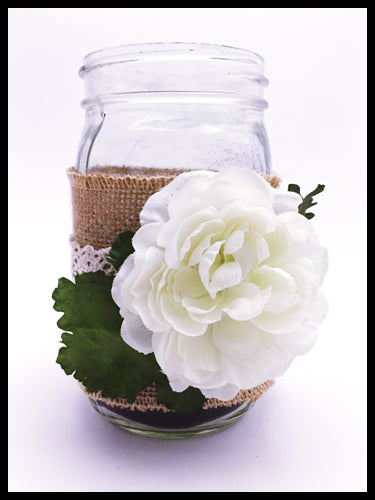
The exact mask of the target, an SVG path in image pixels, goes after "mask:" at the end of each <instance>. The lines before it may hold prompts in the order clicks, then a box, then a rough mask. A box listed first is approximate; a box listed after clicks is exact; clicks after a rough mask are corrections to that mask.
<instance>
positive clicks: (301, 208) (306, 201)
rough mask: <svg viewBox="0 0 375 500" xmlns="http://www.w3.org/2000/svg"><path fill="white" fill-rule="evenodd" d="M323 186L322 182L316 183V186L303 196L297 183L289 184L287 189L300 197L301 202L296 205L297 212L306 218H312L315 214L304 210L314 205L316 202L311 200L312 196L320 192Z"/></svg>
mask: <svg viewBox="0 0 375 500" xmlns="http://www.w3.org/2000/svg"><path fill="white" fill-rule="evenodd" d="M324 188H325V186H324V184H318V186H317V187H316V188H315V189H314V190H313V191H311V193H309V194H307V195H306V196H305V197H303V196H302V195H301V189H300V187H299V186H298V184H289V186H288V191H291V192H293V193H297V194H299V195H300V197H301V199H302V203H300V204H299V205H298V213H300V214H301V215H303V216H304V217H306V219H312V218H313V217H314V216H315V214H314V213H312V212H306V210H307V209H309V208H311V207H313V206H314V205H317V202H314V201H313V197H314V196H316V195H317V194H319V193H321V192H322V191H323V190H324Z"/></svg>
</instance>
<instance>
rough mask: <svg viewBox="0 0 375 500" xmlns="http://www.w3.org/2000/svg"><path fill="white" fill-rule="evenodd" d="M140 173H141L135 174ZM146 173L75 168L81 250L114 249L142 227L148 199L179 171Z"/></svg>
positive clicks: (274, 179)
mask: <svg viewBox="0 0 375 500" xmlns="http://www.w3.org/2000/svg"><path fill="white" fill-rule="evenodd" d="M134 171H135V172H137V173H134ZM144 172H145V170H144V169H137V170H134V169H128V168H126V167H103V168H101V169H100V170H99V169H98V170H94V169H92V170H91V171H90V173H88V174H81V173H79V172H77V171H76V170H75V169H74V168H73V167H72V168H70V169H68V171H67V174H68V178H69V181H70V185H71V194H72V208H73V239H74V240H75V241H76V242H77V243H78V244H79V245H80V246H81V247H83V246H85V245H91V246H92V247H94V248H95V249H100V248H106V247H109V246H111V245H112V243H113V240H114V239H115V237H116V235H117V234H119V233H121V232H123V231H125V230H126V229H130V230H132V231H134V232H135V231H137V229H139V227H140V222H139V213H140V211H141V209H142V208H143V206H144V204H145V203H146V201H147V199H148V198H149V197H150V196H151V195H152V194H154V193H155V192H156V191H159V190H160V189H161V188H163V187H164V186H166V185H167V184H168V183H169V182H171V181H172V180H173V179H174V178H175V177H176V175H177V174H178V173H180V172H179V171H176V170H170V171H168V170H165V169H164V170H160V171H159V172H160V173H159V174H158V173H157V170H155V169H153V170H152V171H151V172H153V175H147V176H146V175H144ZM264 177H265V179H266V180H267V181H268V182H269V183H270V184H271V185H272V186H273V187H277V186H278V185H279V183H280V179H279V177H278V176H277V175H275V174H270V175H266V176H264Z"/></svg>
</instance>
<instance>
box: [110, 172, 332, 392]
mask: <svg viewBox="0 0 375 500" xmlns="http://www.w3.org/2000/svg"><path fill="white" fill-rule="evenodd" d="M299 203H300V198H299V196H298V195H297V194H295V193H289V192H288V193H281V192H279V190H277V189H274V188H272V187H271V186H270V185H269V184H268V183H267V182H266V181H265V180H264V179H263V178H262V177H261V176H260V175H259V174H256V173H254V172H252V171H249V170H242V169H233V170H228V171H226V172H218V173H216V172H209V171H196V172H188V173H183V174H181V175H179V176H177V177H176V178H175V179H174V180H173V181H172V182H171V183H170V184H168V185H167V186H166V187H165V188H163V189H162V190H161V191H159V192H157V193H156V194H154V195H153V196H151V197H150V198H149V199H148V201H147V202H146V204H145V206H144V208H143V210H142V212H141V214H140V220H141V228H140V229H139V230H138V231H137V232H136V234H135V235H134V238H133V246H134V249H135V251H134V253H133V254H132V255H130V256H129V257H128V258H127V259H126V260H125V262H124V264H123V265H122V266H121V268H120V269H119V271H118V274H117V275H116V276H115V278H114V282H113V288H112V295H113V299H114V300H115V302H116V303H117V305H118V306H119V307H120V314H121V315H122V317H123V318H124V320H123V323H122V328H121V335H122V337H123V339H124V340H125V342H127V343H128V344H129V345H130V346H131V347H133V348H134V349H136V350H137V351H140V352H143V353H145V354H147V353H150V352H154V354H155V357H156V360H157V362H158V363H159V365H160V367H161V369H162V371H163V372H164V373H165V374H166V376H167V377H168V379H169V382H170V385H171V387H172V389H173V390H175V391H183V390H185V389H186V388H187V387H188V386H193V387H197V388H199V389H200V390H201V392H202V393H203V394H204V395H205V396H206V397H207V398H210V397H216V398H218V399H222V400H229V399H231V398H232V397H234V396H235V394H236V393H237V392H238V391H239V389H249V388H252V387H254V386H256V385H258V384H260V383H262V382H264V381H265V380H267V379H272V378H275V377H278V376H280V375H282V374H283V373H284V372H285V370H286V369H287V368H288V367H289V365H290V363H291V362H292V360H293V359H294V358H295V356H297V355H300V354H303V353H305V352H307V351H308V350H309V349H310V348H311V346H312V345H313V343H314V342H315V339H316V326H317V325H318V324H319V323H320V322H321V320H322V319H323V317H324V315H325V312H326V302H325V300H324V298H323V296H322V294H321V292H320V291H319V287H320V285H321V284H322V281H323V277H324V274H325V272H326V268H327V252H326V250H325V249H324V248H322V247H321V246H319V243H318V237H317V235H316V232H315V230H314V227H313V224H312V223H311V222H310V221H309V220H307V219H306V218H305V217H304V216H303V215H300V214H298V212H297V206H298V204H299Z"/></svg>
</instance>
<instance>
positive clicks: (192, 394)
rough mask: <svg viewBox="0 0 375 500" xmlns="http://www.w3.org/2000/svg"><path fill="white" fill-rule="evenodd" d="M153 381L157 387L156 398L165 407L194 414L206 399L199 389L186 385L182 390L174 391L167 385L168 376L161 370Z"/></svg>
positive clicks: (199, 409) (200, 408)
mask: <svg viewBox="0 0 375 500" xmlns="http://www.w3.org/2000/svg"><path fill="white" fill-rule="evenodd" d="M155 382H156V386H157V388H158V392H157V400H158V402H159V403H162V404H164V405H165V406H166V407H167V408H173V409H174V410H175V411H178V412H179V413H186V414H189V413H190V414H196V413H199V412H200V411H201V410H202V406H203V404H204V402H205V401H206V399H205V397H204V396H203V394H202V393H201V391H200V390H199V389H196V388H195V387H188V388H187V389H185V390H184V391H183V392H174V391H172V389H171V387H170V385H169V382H168V378H167V377H166V376H165V375H164V374H163V373H161V372H159V374H158V376H157V378H156V379H155Z"/></svg>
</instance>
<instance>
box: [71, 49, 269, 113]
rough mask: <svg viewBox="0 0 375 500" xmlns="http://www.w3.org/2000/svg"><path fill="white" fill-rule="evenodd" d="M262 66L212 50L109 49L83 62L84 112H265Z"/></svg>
mask: <svg viewBox="0 0 375 500" xmlns="http://www.w3.org/2000/svg"><path fill="white" fill-rule="evenodd" d="M263 73H264V61H263V59H262V57H261V56H259V55H258V54H255V53H253V52H250V51H248V50H244V49H239V48H235V47H228V46H222V45H213V44H196V43H179V42H176V43H150V44H134V45H125V46H120V47H114V48H108V49H103V50H99V51H96V52H93V53H91V54H89V55H87V56H86V57H85V59H84V62H83V66H82V67H81V69H80V71H79V74H80V76H81V77H82V78H83V80H84V84H85V99H84V100H83V101H82V105H83V107H85V108H89V107H92V106H102V107H103V106H106V105H107V104H111V103H124V102H125V103H127V102H134V103H142V102H145V103H150V102H160V103H162V102H163V101H165V102H168V103H171V102H176V103H179V102H181V101H184V102H189V103H193V104H195V103H197V104H198V103H205V102H207V103H227V104H230V105H232V104H238V105H240V106H249V107H251V108H254V110H259V111H261V110H263V109H265V108H266V107H267V103H266V101H265V100H264V99H263V88H264V87H265V86H266V85H267V84H268V80H267V79H266V78H265V77H264V74H263Z"/></svg>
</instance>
